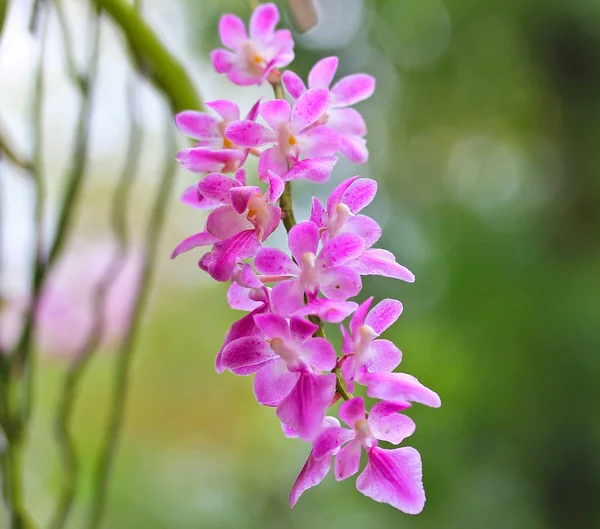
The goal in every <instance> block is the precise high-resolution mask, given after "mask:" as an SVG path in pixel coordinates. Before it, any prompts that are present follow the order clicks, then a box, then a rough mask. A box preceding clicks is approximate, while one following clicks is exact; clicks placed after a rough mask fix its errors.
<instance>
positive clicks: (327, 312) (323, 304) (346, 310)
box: [295, 298, 358, 323]
mask: <svg viewBox="0 0 600 529" xmlns="http://www.w3.org/2000/svg"><path fill="white" fill-rule="evenodd" d="M357 307H358V304H357V303H354V302H353V301H335V300H333V299H327V298H318V299H314V300H313V301H311V302H309V303H307V304H306V305H304V307H302V308H301V309H300V310H299V311H298V312H296V313H295V315H296V316H317V317H318V318H321V319H322V320H323V321H327V322H330V323H340V322H342V321H344V320H345V319H346V318H347V317H348V316H350V314H352V313H353V312H354V311H355V310H356V308H357Z"/></svg>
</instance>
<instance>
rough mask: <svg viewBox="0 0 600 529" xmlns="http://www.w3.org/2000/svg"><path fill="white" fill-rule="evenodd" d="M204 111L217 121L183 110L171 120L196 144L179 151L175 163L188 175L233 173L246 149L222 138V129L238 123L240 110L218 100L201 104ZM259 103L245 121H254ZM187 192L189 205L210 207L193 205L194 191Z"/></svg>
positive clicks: (202, 205) (206, 204)
mask: <svg viewBox="0 0 600 529" xmlns="http://www.w3.org/2000/svg"><path fill="white" fill-rule="evenodd" d="M205 104H206V106H207V107H209V108H211V109H212V110H214V111H215V112H216V113H217V114H219V116H220V117H221V120H219V119H217V118H216V117H214V116H212V115H211V114H208V113H206V112H196V111H195V110H185V111H184V112H180V113H179V114H177V115H176V116H175V125H177V128H178V129H179V130H180V131H181V132H183V133H184V134H186V135H187V136H189V137H190V138H194V139H195V140H197V143H196V144H195V145H194V147H192V148H191V149H183V150H181V151H179V153H178V154H177V156H176V157H175V159H176V160H177V161H178V162H179V163H180V164H181V165H182V166H183V167H184V168H185V169H187V170H188V171H191V172H193V173H208V172H218V173H230V172H235V171H236V170H237V169H238V168H239V167H241V166H242V165H243V164H244V162H245V161H246V158H247V157H248V153H249V152H250V149H247V148H243V147H240V146H238V145H235V144H234V143H232V142H231V141H230V140H228V139H227V138H226V137H225V134H224V132H225V127H226V126H227V125H228V124H229V123H231V122H232V121H238V120H239V119H240V107H238V106H237V105H236V104H235V103H233V102H232V101H226V100H219V101H210V102H208V103H205ZM259 105H260V100H259V101H257V102H256V103H255V104H254V106H253V107H252V108H251V109H250V112H248V115H247V116H246V119H247V120H249V121H255V120H256V118H257V117H258V109H259ZM194 187H195V186H191V187H190V188H188V192H187V193H188V195H184V196H187V197H189V199H191V200H190V205H194V206H197V207H201V208H202V209H206V208H208V207H211V203H210V202H208V203H207V202H204V203H203V204H200V203H199V202H198V203H197V204H196V203H195V202H194V200H193V197H194V194H193V193H194V189H193V188H194Z"/></svg>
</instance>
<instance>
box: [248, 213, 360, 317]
mask: <svg viewBox="0 0 600 529" xmlns="http://www.w3.org/2000/svg"><path fill="white" fill-rule="evenodd" d="M288 245H289V248H290V251H291V253H292V256H293V259H292V257H290V256H288V255H287V254H286V253H284V252H282V251H281V250H277V249H276V248H261V249H260V250H259V252H258V253H257V255H256V259H255V261H254V266H256V268H257V270H258V271H259V272H261V273H263V274H269V275H270V276H273V277H276V278H280V279H282V280H281V281H280V282H278V283H277V284H276V285H275V286H274V287H273V292H272V300H273V307H274V310H275V312H277V313H279V314H282V315H284V316H287V315H290V314H293V313H294V312H296V311H298V310H301V309H302V306H303V305H304V296H305V295H306V296H307V298H308V300H309V301H313V300H314V299H315V298H316V297H317V294H318V293H319V292H322V293H323V295H324V296H325V297H328V298H330V299H333V300H339V301H345V300H347V299H348V298H351V297H353V296H355V295H356V294H358V292H359V290H360V288H361V280H360V275H359V274H358V273H356V272H355V271H354V270H353V269H351V268H349V267H347V266H344V265H345V264H346V263H347V262H349V261H352V260H353V259H356V258H357V257H358V256H359V255H360V253H361V252H362V248H363V243H362V240H361V239H360V238H359V237H357V236H356V235H354V234H352V233H344V234H342V235H339V236H338V237H336V238H334V239H331V240H330V241H328V242H326V243H325V244H324V245H323V248H322V249H321V251H320V252H318V253H317V250H318V246H319V230H318V228H317V226H316V224H314V223H313V222H310V221H308V222H301V223H300V224H296V226H294V227H293V228H292V229H291V230H290V233H289V236H288Z"/></svg>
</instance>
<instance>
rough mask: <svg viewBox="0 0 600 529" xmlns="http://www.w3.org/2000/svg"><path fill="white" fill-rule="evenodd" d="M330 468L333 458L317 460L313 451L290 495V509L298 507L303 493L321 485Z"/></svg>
mask: <svg viewBox="0 0 600 529" xmlns="http://www.w3.org/2000/svg"><path fill="white" fill-rule="evenodd" d="M330 468H331V456H324V457H321V458H319V459H317V458H315V457H314V455H313V452H312V451H311V453H310V454H309V455H308V459H307V460H306V463H304V466H303V467H302V470H301V471H300V474H298V477H297V478H296V481H295V482H294V485H293V486H292V491H291V493H290V507H293V506H294V505H296V503H297V502H298V500H299V499H300V496H301V495H302V493H303V492H305V491H306V490H308V489H310V488H312V487H315V486H317V485H318V484H319V483H321V481H323V480H324V479H325V477H326V476H327V474H328V472H329V469H330Z"/></svg>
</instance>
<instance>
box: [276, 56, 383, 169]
mask: <svg viewBox="0 0 600 529" xmlns="http://www.w3.org/2000/svg"><path fill="white" fill-rule="evenodd" d="M337 67H338V58H337V57H326V58H325V59H321V60H320V61H319V62H317V63H316V64H315V65H314V66H313V68H312V70H311V71H310V73H309V74H308V88H309V89H316V88H325V89H329V87H330V85H331V82H332V80H333V78H334V76H335V73H336V71H337ZM281 80H282V82H283V84H284V86H285V89H286V90H287V92H288V94H290V96H291V97H292V98H293V99H298V98H299V97H300V96H301V95H302V94H304V93H305V92H306V90H307V89H306V86H305V84H304V82H303V81H302V79H300V77H298V75H296V74H295V73H294V72H292V71H290V70H288V71H286V72H284V74H283V76H282V78H281ZM374 91H375V78H374V77H372V76H371V75H367V74H364V73H357V74H352V75H347V76H346V77H342V78H341V79H340V80H339V81H338V82H337V83H335V84H334V85H333V88H331V97H330V99H329V107H328V109H327V112H326V113H325V114H323V116H322V117H321V118H320V120H319V123H320V124H322V125H327V127H329V128H330V129H331V130H332V131H334V132H335V133H336V134H337V135H338V138H339V139H340V144H339V152H340V153H341V154H342V156H344V157H345V158H347V159H348V160H350V161H351V162H353V163H365V162H366V161H367V160H368V158H369V151H368V150H367V145H366V141H365V139H364V136H365V134H366V133H367V127H366V125H365V122H364V120H363V118H362V116H361V115H360V114H359V113H358V112H357V111H356V110H354V109H353V108H348V107H351V106H352V105H354V104H356V103H358V102H359V101H363V100H364V99H367V98H369V97H371V96H372V95H373V92H374Z"/></svg>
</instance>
